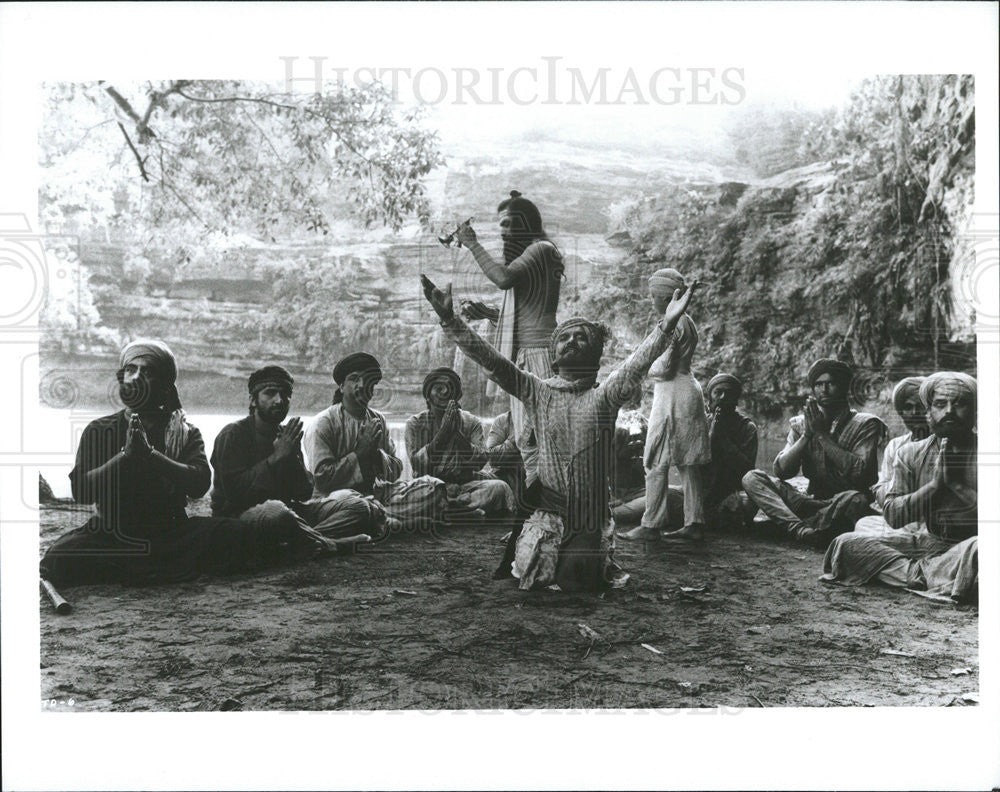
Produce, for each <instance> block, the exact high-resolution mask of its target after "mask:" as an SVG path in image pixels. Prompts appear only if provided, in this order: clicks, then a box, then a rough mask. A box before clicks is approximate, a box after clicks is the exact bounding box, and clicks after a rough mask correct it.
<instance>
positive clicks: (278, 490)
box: [212, 415, 313, 517]
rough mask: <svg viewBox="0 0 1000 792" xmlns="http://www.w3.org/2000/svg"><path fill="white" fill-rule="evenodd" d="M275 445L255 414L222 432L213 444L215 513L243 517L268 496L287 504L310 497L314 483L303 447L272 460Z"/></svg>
mask: <svg viewBox="0 0 1000 792" xmlns="http://www.w3.org/2000/svg"><path fill="white" fill-rule="evenodd" d="M273 448H274V441H273V439H271V438H269V437H267V436H266V435H263V434H261V433H260V432H258V431H257V428H256V421H255V420H254V417H253V416H252V415H248V416H247V417H246V418H243V419H241V420H239V421H236V422H234V423H231V424H229V425H227V426H225V427H224V428H223V429H222V431H221V432H219V435H218V437H216V438H215V446H214V447H213V448H212V469H213V470H214V471H215V480H214V482H213V484H212V514H214V515H216V516H219V517H239V516H240V515H241V514H242V513H243V512H245V511H246V510H247V509H249V508H250V507H251V506H256V505H257V504H258V503H263V502H264V501H268V500H279V501H281V502H282V503H286V504H288V503H291V502H292V501H305V500H309V497H310V495H312V488H313V485H312V479H311V478H310V477H309V473H308V472H306V467H305V461H304V460H303V457H302V449H301V448H300V449H299V450H298V452H297V453H296V454H295V455H294V456H289V457H285V459H283V460H281V461H279V462H277V463H276V464H272V463H270V462H268V461H267V458H268V457H269V456H270V455H271V452H272V450H273Z"/></svg>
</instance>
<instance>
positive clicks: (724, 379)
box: [705, 371, 743, 399]
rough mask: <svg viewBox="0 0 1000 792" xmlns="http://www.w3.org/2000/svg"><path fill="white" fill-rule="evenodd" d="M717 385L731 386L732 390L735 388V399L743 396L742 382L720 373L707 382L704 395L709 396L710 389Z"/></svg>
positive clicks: (737, 378)
mask: <svg viewBox="0 0 1000 792" xmlns="http://www.w3.org/2000/svg"><path fill="white" fill-rule="evenodd" d="M719 385H731V386H732V387H733V388H735V389H736V398H737V399H738V398H739V397H740V396H741V395H742V394H743V382H742V381H741V380H740V378H739V377H736V376H734V375H732V374H725V373H723V372H721V371H720V372H719V373H718V374H716V375H715V376H714V377H712V379H710V380H709V381H708V385H707V386H706V388H705V393H707V394H709V395H711V394H712V389H713V388H715V387H717V386H719Z"/></svg>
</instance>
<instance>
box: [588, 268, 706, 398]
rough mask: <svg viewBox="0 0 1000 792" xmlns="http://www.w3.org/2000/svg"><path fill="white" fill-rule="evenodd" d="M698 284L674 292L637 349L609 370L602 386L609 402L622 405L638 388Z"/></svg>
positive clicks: (660, 352) (662, 349)
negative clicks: (659, 317)
mask: <svg viewBox="0 0 1000 792" xmlns="http://www.w3.org/2000/svg"><path fill="white" fill-rule="evenodd" d="M697 286H698V282H697V281H694V282H693V283H692V284H691V285H690V286H688V287H687V288H686V289H684V291H683V293H682V292H681V291H680V290H677V291H675V292H674V297H673V299H672V300H671V301H670V303H669V304H668V305H667V309H666V311H664V312H663V318H662V319H660V321H659V322H657V323H656V327H655V328H653V332H651V333H650V334H649V335H648V336H646V337H645V338H644V339H643V341H642V343H640V344H639V346H638V347H637V348H636V350H635V351H634V352H633V353H632V354H631V355H629V356H628V358H626V359H625V361H624V362H623V363H622V364H621V365H619V366H618V368H616V369H615V370H614V371H612V372H611V374H610V375H609V376H608V378H607V379H606V380H605V381H604V384H603V385H601V388H602V389H603V390H604V393H605V395H606V397H607V399H608V401H609V402H610V403H611V404H612V405H614V406H617V407H621V406H622V405H623V404H626V403H627V402H628V401H629V400H630V399H631V398H632V397H633V395H634V394H635V390H636V388H638V387H639V385H640V384H641V383H642V380H643V378H645V376H646V373H647V372H648V371H649V367H650V366H652V365H653V361H655V360H656V359H657V358H658V357H659V356H660V355H662V354H663V352H664V351H665V350H666V348H667V345H668V344H669V343H670V339H671V334H672V333H673V332H674V328H675V327H677V322H678V321H680V318H681V317H682V316H683V315H684V311H685V310H686V309H687V307H688V305H689V304H690V302H691V297H692V295H693V294H694V290H695V288H696V287H697Z"/></svg>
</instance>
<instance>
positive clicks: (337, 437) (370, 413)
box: [305, 352, 447, 528]
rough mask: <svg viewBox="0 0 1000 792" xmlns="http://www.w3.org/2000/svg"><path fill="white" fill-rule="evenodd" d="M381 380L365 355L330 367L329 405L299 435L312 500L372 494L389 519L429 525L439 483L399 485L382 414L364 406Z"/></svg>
mask: <svg viewBox="0 0 1000 792" xmlns="http://www.w3.org/2000/svg"><path fill="white" fill-rule="evenodd" d="M381 379H382V367H381V365H380V364H379V362H378V360H376V359H375V357H373V356H372V355H369V354H368V353H366V352H355V353H354V354H351V355H348V356H347V357H345V358H343V359H342V360H341V361H340V362H338V363H337V365H336V366H334V369H333V380H334V382H335V383H336V385H337V389H336V391H335V392H334V396H333V405H332V406H330V407H328V408H327V409H325V410H324V411H323V412H321V413H320V414H319V415H317V416H316V418H315V419H314V420H313V422H312V423H311V424H310V425H309V427H308V428H307V429H306V433H305V449H306V455H307V456H308V458H309V464H310V468H311V472H312V476H313V497H314V498H324V497H326V496H328V495H329V494H330V493H331V492H336V491H337V490H343V489H351V490H355V491H356V492H359V493H361V494H362V495H372V496H374V497H375V499H376V500H377V501H378V502H379V503H381V504H382V505H383V506H384V507H385V509H386V512H387V513H388V515H389V517H390V518H395V519H398V520H400V521H401V522H402V523H404V524H408V525H410V526H411V527H415V528H416V527H419V528H425V527H430V526H431V525H432V524H433V523H434V522H435V521H437V520H439V519H440V518H441V515H442V513H443V511H444V508H445V506H446V501H447V494H446V492H445V485H444V482H442V481H440V480H439V479H435V478H433V477H431V476H421V477H419V478H416V479H413V480H411V481H399V477H400V475H401V474H402V472H403V463H402V461H401V460H400V459H399V457H397V456H396V446H395V443H393V441H392V438H390V437H389V431H388V427H387V426H386V420H385V416H384V415H382V413H380V412H378V411H377V410H373V409H372V408H371V407H369V406H368V403H369V402H370V401H371V398H372V395H373V394H374V391H375V386H376V385H377V384H378V382H379V381H380V380H381ZM390 527H392V526H391V524H390Z"/></svg>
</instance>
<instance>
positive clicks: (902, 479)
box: [820, 371, 979, 602]
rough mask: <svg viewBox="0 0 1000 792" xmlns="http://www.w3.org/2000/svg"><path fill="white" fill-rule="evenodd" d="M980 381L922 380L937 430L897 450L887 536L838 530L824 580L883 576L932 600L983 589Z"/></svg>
mask: <svg viewBox="0 0 1000 792" xmlns="http://www.w3.org/2000/svg"><path fill="white" fill-rule="evenodd" d="M976 390H977V388H976V380H975V379H974V378H972V377H970V376H969V375H968V374H963V373H960V372H957V371H939V372H937V373H936V374H931V375H930V376H929V377H927V379H925V380H924V381H923V382H922V383H921V384H920V399H921V402H922V403H923V405H924V407H925V409H926V415H927V423H928V426H929V427H930V431H931V435H930V436H929V437H927V438H926V439H924V440H917V441H914V442H910V443H907V444H906V445H904V446H902V447H901V448H900V449H899V451H898V452H897V454H896V462H895V465H894V468H893V473H892V482H891V483H890V485H889V488H888V490H887V492H886V493H885V498H884V503H883V507H882V509H883V514H884V515H885V519H886V522H888V523H889V525H890V526H892V527H893V528H896V529H900V528H903V527H904V526H906V525H909V524H911V523H914V522H916V523H918V525H919V527H918V530H917V531H916V532H915V533H907V532H903V531H897V532H896V533H895V535H892V536H886V537H871V536H861V535H858V534H844V535H843V536H838V537H837V538H836V539H835V540H834V541H833V543H832V544H831V545H830V547H829V548H828V549H827V551H826V557H825V558H824V559H823V572H824V574H823V576H822V577H821V578H820V580H822V581H824V582H829V583H841V584H843V585H848V586H858V585H862V584H864V583H868V582H869V581H871V580H878V581H879V582H880V583H885V584H887V585H890V586H897V587H901V588H903V587H905V588H908V589H911V590H913V591H915V592H917V593H918V594H923V595H924V596H927V597H930V598H932V599H937V600H942V601H951V602H966V601H970V600H974V599H976V598H977V597H978V591H979V555H978V554H979V539H978V533H979V523H978V518H979V513H978V478H977V468H976V465H977V452H978V440H977V435H976V402H977V394H976Z"/></svg>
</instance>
